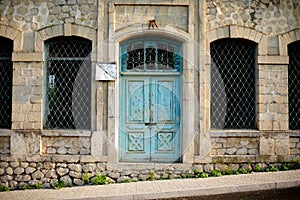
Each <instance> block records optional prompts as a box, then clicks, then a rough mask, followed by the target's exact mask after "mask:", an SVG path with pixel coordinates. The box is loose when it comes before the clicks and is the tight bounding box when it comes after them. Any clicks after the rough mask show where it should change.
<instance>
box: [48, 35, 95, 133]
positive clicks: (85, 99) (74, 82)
mask: <svg viewBox="0 0 300 200" xmlns="http://www.w3.org/2000/svg"><path fill="white" fill-rule="evenodd" d="M45 48H46V70H45V71H46V76H45V77H46V79H45V85H46V86H47V87H46V95H45V122H44V128H47V129H59V128H60V129H90V128H91V56H90V53H91V50H92V42H91V41H89V40H86V39H84V38H80V37H57V38H54V39H51V40H49V41H46V43H45Z"/></svg>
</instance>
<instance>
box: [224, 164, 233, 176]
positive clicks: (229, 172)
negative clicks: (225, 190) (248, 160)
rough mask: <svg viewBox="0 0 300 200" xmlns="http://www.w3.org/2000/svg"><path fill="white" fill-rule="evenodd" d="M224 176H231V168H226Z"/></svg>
mask: <svg viewBox="0 0 300 200" xmlns="http://www.w3.org/2000/svg"><path fill="white" fill-rule="evenodd" d="M223 174H225V175H231V174H232V170H231V169H230V167H229V166H226V169H225V172H224V173H223Z"/></svg>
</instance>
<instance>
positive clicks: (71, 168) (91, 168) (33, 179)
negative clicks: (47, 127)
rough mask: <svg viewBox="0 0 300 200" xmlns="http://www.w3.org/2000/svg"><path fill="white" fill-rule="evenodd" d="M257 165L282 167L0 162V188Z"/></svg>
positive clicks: (142, 177)
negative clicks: (139, 167)
mask: <svg viewBox="0 0 300 200" xmlns="http://www.w3.org/2000/svg"><path fill="white" fill-rule="evenodd" d="M257 165H259V166H260V167H261V169H265V168H266V167H268V166H276V167H280V166H281V164H274V163H269V164H266V163H264V162H257V163H254V162H253V163H251V164H250V163H240V164H236V163H231V164H228V163H223V164H199V165H176V164H170V165H164V166H160V167H159V169H158V168H156V167H154V166H151V165H150V166H147V167H146V166H145V167H143V168H141V169H136V170H134V171H132V169H127V168H126V166H125V167H124V168H123V169H122V168H115V167H114V166H110V165H107V164H105V163H72V162H57V163H53V162H47V161H46V162H26V161H24V162H20V161H11V162H7V161H2V162H0V185H6V186H8V187H10V188H13V189H22V187H24V186H25V187H26V186H28V185H29V186H31V187H33V188H34V187H35V186H36V184H40V185H41V187H42V188H50V187H54V186H55V184H56V183H57V182H58V181H59V180H60V181H63V182H64V184H65V186H66V187H67V186H74V185H75V186H76V185H84V184H85V183H84V181H83V178H82V175H83V174H84V173H87V174H88V176H89V179H90V181H91V179H92V178H93V177H95V176H96V175H97V174H99V175H103V174H105V175H107V177H108V178H109V179H110V182H111V183H120V182H128V181H146V180H150V173H153V177H152V178H154V179H170V178H172V179H173V178H181V177H183V176H188V175H193V174H194V170H197V171H198V172H207V173H210V172H212V171H213V170H219V171H221V172H226V170H228V167H229V169H230V170H231V171H232V172H235V171H237V170H240V169H243V170H247V171H251V170H254V167H255V166H257ZM90 184H91V182H90Z"/></svg>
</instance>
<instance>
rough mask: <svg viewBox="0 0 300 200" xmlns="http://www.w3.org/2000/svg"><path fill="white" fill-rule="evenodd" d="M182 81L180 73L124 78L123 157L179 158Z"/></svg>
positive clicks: (128, 158)
mask: <svg viewBox="0 0 300 200" xmlns="http://www.w3.org/2000/svg"><path fill="white" fill-rule="evenodd" d="M179 83H180V77H179V76H174V77H173V76H166V77H158V76H141V77H137V76H124V77H122V78H121V98H120V125H121V126H120V147H121V148H120V158H121V159H120V160H121V161H130V162H144V161H153V162H175V161H178V159H179V157H180V151H181V150H180V117H179V116H180V113H179V112H180V101H179V98H180V88H179ZM122 97H124V98H122Z"/></svg>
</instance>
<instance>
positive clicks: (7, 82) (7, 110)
mask: <svg viewBox="0 0 300 200" xmlns="http://www.w3.org/2000/svg"><path fill="white" fill-rule="evenodd" d="M0 46H1V48H0V92H1V95H0V113H1V115H0V128H8V129H10V128H11V104H12V74H13V64H12V61H11V55H12V52H13V41H12V40H10V39H6V38H3V37H0Z"/></svg>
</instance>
